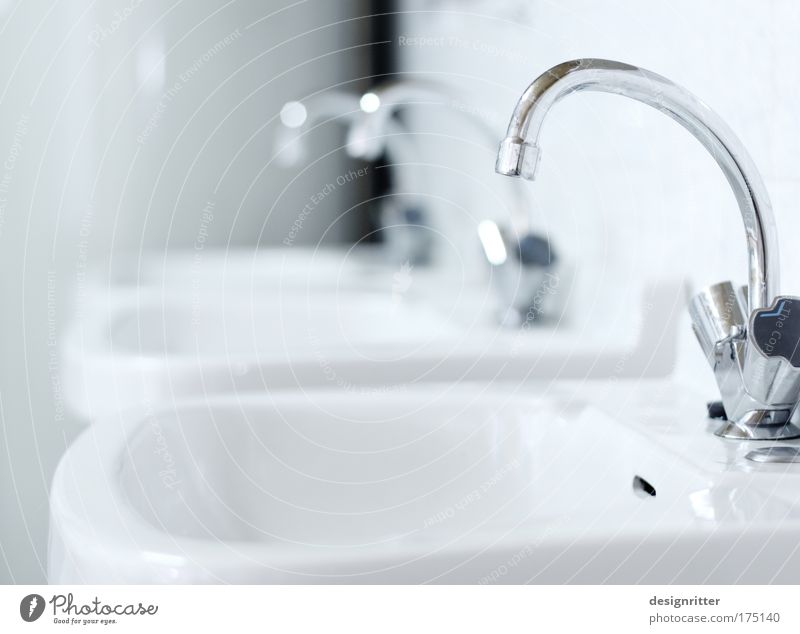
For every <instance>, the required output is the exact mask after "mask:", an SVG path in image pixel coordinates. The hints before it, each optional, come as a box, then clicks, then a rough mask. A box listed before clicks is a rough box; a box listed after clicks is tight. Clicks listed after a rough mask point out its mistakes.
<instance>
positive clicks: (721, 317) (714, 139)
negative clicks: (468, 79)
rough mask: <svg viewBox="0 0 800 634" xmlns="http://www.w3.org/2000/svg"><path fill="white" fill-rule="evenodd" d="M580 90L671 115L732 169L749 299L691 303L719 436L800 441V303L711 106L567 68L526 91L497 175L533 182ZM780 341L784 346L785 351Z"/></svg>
mask: <svg viewBox="0 0 800 634" xmlns="http://www.w3.org/2000/svg"><path fill="white" fill-rule="evenodd" d="M578 90H595V91H601V92H608V93H614V94H619V95H622V96H625V97H630V98H632V99H635V100H637V101H641V102H642V103H645V104H647V105H649V106H652V107H653V108H655V109H657V110H659V111H661V112H663V113H664V114H666V115H667V116H669V117H670V118H672V119H674V120H675V121H677V122H678V123H680V124H681V125H682V126H683V127H684V128H686V129H687V130H688V131H689V132H691V133H692V135H693V136H694V137H695V138H696V139H697V140H698V141H700V143H702V144H703V147H705V148H706V149H707V150H708V151H709V152H710V153H711V155H712V156H713V157H714V159H715V160H716V162H717V164H718V165H719V166H720V168H721V169H722V171H723V173H724V174H725V177H726V178H727V180H728V183H729V184H730V186H731V188H732V189H733V192H734V194H735V196H736V201H737V203H738V205H739V210H740V212H741V215H742V220H743V222H744V227H745V233H746V237H747V250H748V261H749V275H748V281H749V284H748V286H747V288H746V292H745V295H746V297H742V296H740V294H739V291H738V290H737V289H735V288H734V286H733V284H731V283H730V282H723V283H720V284H716V285H713V286H710V287H708V288H706V289H705V290H703V291H702V292H701V293H699V294H698V295H697V296H696V297H695V298H694V299H693V300H692V302H691V305H690V314H691V316H692V322H693V328H694V331H695V334H696V335H697V338H698V341H699V343H700V347H701V348H702V350H703V352H704V354H705V355H706V358H707V359H708V362H709V364H710V365H711V367H712V369H713V371H714V375H715V378H716V380H717V384H718V386H719V390H720V394H721V396H722V402H723V404H724V407H725V412H726V415H727V421H726V423H725V424H724V425H723V426H722V428H721V429H720V430H718V431H717V434H718V435H721V436H725V437H728V438H737V439H762V440H763V439H785V438H795V437H798V436H800V428H798V427H796V426H795V425H794V424H792V422H797V420H796V419H797V417H798V414H797V413H796V412H797V409H798V408H797V404H798V400H800V396H799V395H800V355H798V358H795V354H794V349H793V348H792V346H794V348H797V345H796V344H797V342H798V341H800V300H795V299H794V298H790V297H783V298H777V299H775V300H774V302H773V298H775V296H776V294H777V292H778V275H779V272H778V248H777V230H776V226H775V221H774V219H773V216H772V209H771V206H770V202H769V197H768V195H767V193H766V189H765V187H764V183H763V181H762V179H761V176H760V175H759V173H758V170H757V169H756V167H755V165H754V164H753V161H752V160H751V158H750V156H749V154H748V153H747V151H746V150H745V148H744V146H743V145H742V143H741V141H739V139H738V138H737V137H736V135H735V134H734V133H733V131H732V130H731V129H730V128H729V127H728V126H727V124H725V122H724V121H722V119H720V118H719V117H718V116H717V115H716V114H715V113H714V112H713V111H712V110H711V109H710V108H708V106H706V105H705V104H704V103H703V102H701V101H700V100H698V99H697V98H696V97H695V96H694V95H692V94H691V93H689V92H688V91H686V90H685V89H683V88H681V87H680V86H678V85H676V84H674V83H673V82H671V81H670V80H668V79H666V78H664V77H661V76H660V75H657V74H655V73H652V72H650V71H648V70H644V69H642V68H638V67H636V66H631V65H630V64H624V63H621V62H615V61H609V60H602V59H579V60H574V61H569V62H565V63H563V64H559V65H557V66H554V67H553V68H551V69H550V70H549V71H547V72H545V73H544V74H542V75H541V76H539V77H538V78H537V79H536V80H534V82H533V83H532V84H531V85H530V86H529V87H528V89H527V90H526V91H525V92H524V93H523V95H522V97H521V98H520V100H519V102H518V103H517V106H516V108H515V110H514V113H513V115H512V117H511V122H510V123H509V126H508V132H507V135H506V138H505V139H504V140H503V141H502V142H501V144H500V148H499V150H498V155H497V162H496V165H495V170H496V171H497V172H498V173H500V174H504V175H507V176H522V177H523V178H527V179H531V180H532V179H533V178H534V177H535V174H536V168H537V165H538V163H539V160H540V157H541V152H540V149H539V145H538V138H539V134H540V132H541V128H542V124H543V122H544V119H545V117H546V115H547V113H548V112H549V110H550V108H551V107H552V106H553V105H554V104H555V103H556V102H557V101H559V100H560V99H561V98H562V97H564V96H566V95H569V94H571V93H573V92H576V91H578ZM779 300H780V301H779ZM794 301H797V302H798V306H797V310H795V311H794V312H796V313H798V314H799V315H798V317H796V318H795V323H797V326H795V325H794V324H793V323H790V322H791V319H792V318H791V313H792V310H791V308H789V309H786V310H785V307H786V306H790V307H793V306H794V304H793V302H794ZM768 307H769V308H768ZM757 318H758V319H763V318H768V319H772V320H773V321H775V322H776V323H775V324H771V322H770V323H769V324H763V323H762V322H759V326H758V330H759V332H758V333H756V330H757V329H756V321H755V320H756V319H757ZM787 320H788V321H787ZM764 326H766V327H764ZM773 326H774V327H773ZM778 341H781V342H783V343H781V344H780V345H776V342H778ZM781 346H783V347H784V348H785V347H786V346H788V349H789V352H786V350H784V351H783V353H778V352H773V350H772V349H773V348H777V347H781Z"/></svg>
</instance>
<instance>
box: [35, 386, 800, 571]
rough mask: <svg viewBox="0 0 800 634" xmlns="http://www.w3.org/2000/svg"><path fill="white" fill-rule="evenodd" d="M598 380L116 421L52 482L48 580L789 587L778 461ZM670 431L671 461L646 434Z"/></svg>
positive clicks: (254, 401)
mask: <svg viewBox="0 0 800 634" xmlns="http://www.w3.org/2000/svg"><path fill="white" fill-rule="evenodd" d="M599 383H601V382H598V385H596V386H594V387H592V386H591V385H589V386H587V384H586V383H584V382H574V383H570V382H564V383H559V384H555V385H553V384H550V385H546V384H531V385H529V386H528V389H527V390H526V393H521V392H520V391H517V390H514V389H512V388H510V387H503V386H499V385H498V386H494V387H491V388H487V387H486V386H483V385H480V384H472V385H469V384H465V385H460V386H449V387H448V386H428V387H416V388H413V389H408V390H407V391H405V392H403V393H394V394H392V393H389V394H377V393H364V394H359V395H353V394H347V393H342V392H341V391H338V392H335V393H334V392H332V391H321V392H318V393H316V394H315V395H314V396H313V398H311V399H306V398H305V397H304V396H303V395H293V394H281V395H274V396H264V395H250V396H242V395H239V396H227V397H213V398H208V399H205V400H195V401H187V402H182V403H175V404H173V405H171V406H168V407H166V406H165V407H161V408H155V409H153V410H152V411H151V412H149V413H148V414H146V415H142V414H138V413H129V414H127V415H120V416H116V417H114V418H113V419H110V420H107V421H104V422H101V423H99V424H96V425H94V426H92V428H90V429H88V430H87V431H86V432H85V433H84V434H83V435H82V436H81V437H80V438H79V439H78V440H77V442H76V443H75V444H74V445H73V446H72V447H70V449H69V450H68V451H67V454H66V455H65V457H64V458H63V460H62V462H61V464H60V466H59V468H58V471H57V473H56V475H55V478H54V482H53V488H52V494H51V527H52V528H51V545H50V553H49V575H50V581H51V582H54V583H78V582H85V583H153V582H156V583H163V582H169V583H197V582H229V583H294V582H299V583H319V582H336V583H406V582H414V583H418V582H419V583H422V582H436V583H495V582H515V583H517V582H529V581H530V582H541V583H560V582H582V583H597V582H603V581H605V582H620V583H638V582H648V583H671V582H678V583H701V582H704V581H711V582H717V583H730V582H734V581H738V582H748V583H749V582H763V580H764V579H768V580H772V581H783V582H787V581H789V582H791V581H794V582H796V581H797V580H798V578H800V573H798V572H797V571H798V570H800V567H798V565H797V564H798V563H800V554H797V552H796V549H795V548H794V546H793V545H794V544H795V543H796V538H797V534H798V530H800V519H799V518H800V513H798V510H797V508H798V506H797V500H796V499H794V498H792V497H791V495H790V496H789V497H788V498H781V497H779V496H778V495H776V491H777V490H778V489H777V488H776V487H775V478H777V477H780V478H781V479H782V480H781V482H782V483H783V484H782V485H781V486H782V489H784V490H787V491H789V492H790V493H791V491H793V490H794V491H797V490H798V487H797V483H798V479H800V469H798V466H797V465H792V466H790V468H788V469H787V468H784V469H783V470H782V471H781V473H780V476H778V474H776V473H775V472H774V471H772V472H770V470H769V468H762V467H759V466H758V465H755V464H754V463H751V464H744V461H742V460H740V458H739V457H736V456H734V455H731V452H730V447H731V446H730V445H727V444H726V443H725V441H721V440H719V439H717V438H714V437H713V436H710V435H707V434H706V432H705V430H704V429H703V426H702V424H697V425H696V427H695V428H694V431H691V428H690V427H689V426H688V424H687V426H686V427H685V429H684V428H683V427H681V426H682V425H683V423H688V422H687V421H683V420H673V421H671V424H672V425H673V429H672V431H671V432H667V431H666V430H667V428H668V427H667V426H664V425H658V424H656V425H654V426H653V428H652V429H650V428H649V427H650V422H649V421H648V419H647V417H646V416H645V414H644V412H645V409H643V408H642V407H640V406H639V405H637V404H636V398H632V397H631V394H638V395H639V396H638V397H637V398H638V399H639V401H641V402H649V403H650V404H652V398H651V396H652V395H653V394H657V395H659V394H660V395H661V398H665V397H664V394H665V391H666V392H669V390H670V389H672V388H671V387H670V386H666V387H664V386H663V385H660V384H658V383H651V384H650V385H647V384H646V383H647V382H637V383H632V382H616V383H614V384H609V383H607V382H602V385H600V384H599ZM642 383H645V385H643V384H642ZM672 396H673V397H674V394H672ZM623 402H626V403H630V406H629V407H627V408H626V410H625V414H624V415H619V414H613V413H612V412H610V411H608V406H609V404H612V403H613V404H615V405H614V407H617V408H619V406H620V404H621V403H623ZM700 403H702V400H700ZM701 409H702V408H698V410H701ZM662 416H667V417H669V414H666V413H662ZM697 419H698V420H695V421H690V422H691V423H692V424H695V423H698V421H702V412H701V411H699V412H698V416H697ZM637 421H638V422H637ZM642 421H644V422H642ZM682 430H683V431H682ZM684 432H685V434H686V435H687V436H683V435H682V433H684ZM688 436H692V437H693V438H694V440H695V443H694V444H695V445H696V446H698V447H699V448H700V451H699V452H694V453H691V452H690V455H688V456H683V455H681V454H679V453H676V452H675V451H674V449H673V448H672V447H670V442H665V441H664V439H665V438H668V439H669V438H671V439H673V441H674V442H677V443H678V444H680V443H682V442H683V441H684V440H685V439H686V437H688ZM676 439H677V440H676ZM706 440H711V441H713V442H714V443H716V444H714V445H712V444H706V443H705V442H704V441H706ZM101 448H102V449H101ZM713 448H717V450H716V451H715V450H714V449H713ZM705 452H708V455H704V453H705ZM695 458H696V459H697V460H695ZM709 466H713V467H714V468H708V467H709ZM769 467H773V468H774V465H772V466H769ZM795 495H796V494H795Z"/></svg>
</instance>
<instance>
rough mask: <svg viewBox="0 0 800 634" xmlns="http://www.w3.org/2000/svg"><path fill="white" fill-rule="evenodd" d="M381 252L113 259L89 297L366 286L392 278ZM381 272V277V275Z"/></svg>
mask: <svg viewBox="0 0 800 634" xmlns="http://www.w3.org/2000/svg"><path fill="white" fill-rule="evenodd" d="M394 268H396V267H391V266H388V265H387V264H385V262H384V260H383V259H382V258H381V255H380V251H379V250H378V249H376V248H372V247H369V246H362V247H358V248H353V249H349V250H343V249H337V248H329V247H321V248H308V247H291V248H274V249H242V248H231V249H219V248H215V249H199V250H197V249H173V250H171V251H168V252H166V253H156V254H149V253H142V254H135V255H134V254H128V255H123V256H119V257H117V258H116V259H115V260H114V261H113V262H112V263H111V264H110V266H109V268H108V270H106V271H104V274H103V275H95V276H94V277H93V278H92V288H91V290H92V292H94V293H100V294H101V295H104V294H105V293H107V292H108V291H117V292H125V291H131V290H138V289H149V290H152V289H158V288H161V289H166V290H168V291H180V290H183V291H186V290H189V289H196V290H201V289H203V290H206V291H213V292H218V291H220V290H222V289H223V288H224V289H227V290H229V291H235V290H244V291H264V290H274V289H277V288H283V289H301V290H302V289H316V288H337V287H342V286H344V287H347V286H349V285H350V283H351V282H353V283H354V284H356V285H358V286H359V287H360V288H362V289H363V288H365V287H367V286H369V284H370V280H371V279H372V278H373V277H377V278H380V277H381V276H382V274H383V273H384V272H388V273H389V274H390V275H391V272H392V269H394ZM384 269H385V271H384Z"/></svg>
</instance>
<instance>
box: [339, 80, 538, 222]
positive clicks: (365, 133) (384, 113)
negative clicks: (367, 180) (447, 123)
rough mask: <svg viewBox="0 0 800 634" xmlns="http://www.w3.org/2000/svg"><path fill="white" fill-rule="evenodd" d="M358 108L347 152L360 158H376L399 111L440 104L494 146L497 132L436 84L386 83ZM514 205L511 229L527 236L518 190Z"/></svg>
mask: <svg viewBox="0 0 800 634" xmlns="http://www.w3.org/2000/svg"><path fill="white" fill-rule="evenodd" d="M360 103H361V107H362V109H363V110H364V111H365V112H366V113H368V115H369V116H367V117H366V118H365V119H364V120H363V122H361V123H360V124H359V125H356V126H352V127H351V128H350V130H349V134H348V143H347V147H348V150H349V151H351V152H352V151H354V150H355V151H357V152H358V153H359V155H360V156H362V157H367V158H368V157H370V156H377V155H379V154H380V153H381V152H382V151H383V149H384V145H385V144H386V143H387V141H388V139H389V138H390V137H388V136H387V134H386V129H387V126H389V125H390V122H391V121H393V120H394V115H395V113H396V112H398V111H399V110H402V109H404V108H408V107H413V106H414V105H420V104H442V105H444V106H447V107H448V108H450V109H451V110H452V111H454V113H455V114H457V115H460V116H461V118H462V120H463V121H464V122H465V123H467V124H468V125H470V126H471V127H472V128H473V129H474V130H475V131H476V132H477V133H478V134H479V135H480V136H481V138H482V141H483V142H485V143H486V144H487V147H494V145H495V143H496V142H497V136H496V132H495V131H494V130H492V128H491V126H489V125H488V124H487V123H486V121H485V120H484V119H482V118H481V117H480V116H478V115H477V114H475V113H474V112H471V111H470V110H469V109H467V108H466V107H464V106H463V105H462V106H459V104H466V103H467V100H465V99H463V98H462V97H460V95H459V94H458V92H456V91H454V90H453V89H451V88H448V87H446V86H442V85H441V84H439V83H435V82H432V81H426V80H424V79H398V80H392V81H387V82H385V83H382V84H381V85H379V86H377V87H375V88H373V89H372V90H371V91H370V92H368V93H366V94H365V95H363V96H362V97H361V102H360ZM511 195H512V196H513V205H512V207H511V215H512V227H513V229H514V231H515V232H516V233H519V234H521V235H524V234H527V233H528V232H529V231H530V230H531V224H532V223H531V222H530V217H529V214H528V205H527V199H526V198H525V196H524V192H523V191H522V189H520V188H516V187H515V188H513V189H512V190H511Z"/></svg>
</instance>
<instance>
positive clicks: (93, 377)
mask: <svg viewBox="0 0 800 634" xmlns="http://www.w3.org/2000/svg"><path fill="white" fill-rule="evenodd" d="M373 255H374V254H373ZM200 257H202V258H203V259H201V266H202V267H203V268H202V269H201V270H196V269H193V266H192V258H193V256H192V254H190V253H182V254H172V255H170V256H167V258H166V259H164V260H163V261H161V262H160V263H157V262H155V261H153V260H146V262H147V263H148V264H147V266H144V265H142V266H141V267H139V266H138V265H133V270H136V271H137V273H136V275H135V276H134V277H133V278H130V279H129V282H130V281H133V282H137V281H138V282H139V283H141V286H137V285H136V284H135V283H134V284H132V285H131V284H126V283H124V282H123V281H122V279H116V280H115V281H112V283H110V285H108V286H107V287H103V285H102V284H97V283H96V284H95V286H94V287H93V292H94V295H93V296H92V297H91V298H90V300H87V302H86V304H85V305H84V306H83V310H82V311H81V314H80V316H79V317H78V318H76V319H75V320H74V321H73V324H72V327H71V329H70V331H69V332H68V333H67V335H66V336H65V337H64V349H63V360H62V363H61V365H60V367H61V371H62V385H63V390H64V394H65V399H66V401H67V403H68V405H69V406H70V407H71V409H72V410H73V411H74V412H75V413H77V414H78V415H79V416H81V417H82V418H83V419H86V420H92V419H97V418H99V417H102V416H103V415H105V414H108V413H111V412H114V411H117V410H119V409H120V408H128V407H140V409H141V408H142V407H147V406H151V405H152V404H155V403H159V402H161V401H165V400H167V401H169V400H172V399H182V398H186V397H191V396H196V395H202V394H222V393H227V392H231V391H236V392H240V393H241V392H246V391H257V392H265V391H275V390H283V389H291V388H298V387H299V388H302V389H307V388H313V387H330V388H337V389H343V390H347V391H361V390H368V391H374V390H379V391H382V390H391V389H396V387H397V386H398V385H411V384H417V383H420V382H431V381H451V382H454V381H462V380H498V379H508V380H521V379H523V378H526V377H527V378H542V379H545V378H553V377H557V378H597V377H609V376H615V377H618V378H623V377H626V376H650V377H652V376H665V375H666V374H667V373H668V372H669V371H670V370H671V368H672V364H673V360H674V354H675V331H676V329H675V324H676V319H677V317H678V315H679V314H681V312H682V311H683V308H684V304H683V294H682V292H681V289H680V286H679V285H678V284H676V283H669V282H664V283H660V284H658V285H653V286H651V287H649V288H646V289H644V290H641V291H638V292H637V291H629V292H628V294H627V296H626V297H619V296H618V293H619V292H621V291H619V290H613V291H612V290H609V291H603V290H602V289H598V290H597V292H596V293H595V294H594V295H593V296H591V297H587V298H586V299H585V300H584V301H577V300H576V301H572V303H571V304H570V305H569V309H568V314H567V315H566V316H565V318H564V319H563V320H562V321H560V322H558V323H553V322H551V323H545V324H542V325H541V326H533V327H530V328H522V329H509V328H505V327H501V326H499V325H498V323H497V314H496V303H495V296H494V294H493V292H492V290H491V289H490V287H489V286H488V285H487V284H485V283H484V284H483V285H480V284H477V283H468V282H467V281H466V280H464V279H458V277H457V276H456V279H451V276H450V275H449V274H447V273H445V272H441V271H425V270H422V269H404V268H403V267H400V268H397V267H386V266H379V265H377V264H376V263H375V261H374V258H373V257H372V256H370V255H368V254H365V253H363V252H361V253H360V254H359V255H355V254H353V255H352V257H350V256H349V255H348V254H343V253H342V252H340V251H326V252H314V253H309V252H308V251H300V250H298V251H294V250H291V249H287V250H283V251H270V252H263V253H262V252H254V253H249V254H248V253H244V252H239V253H238V254H236V255H234V256H228V255H225V254H224V253H219V252H209V253H206V254H200ZM159 267H160V268H159ZM154 271H155V272H154ZM158 272H161V273H164V276H161V275H160V274H159V273H158ZM573 290H574V289H573V288H572V287H569V286H567V285H566V283H565V285H564V286H563V287H561V288H558V289H557V292H559V293H563V294H570V293H572V292H573Z"/></svg>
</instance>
